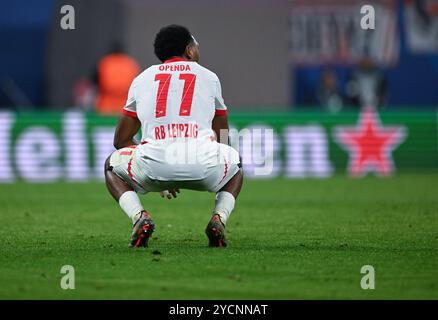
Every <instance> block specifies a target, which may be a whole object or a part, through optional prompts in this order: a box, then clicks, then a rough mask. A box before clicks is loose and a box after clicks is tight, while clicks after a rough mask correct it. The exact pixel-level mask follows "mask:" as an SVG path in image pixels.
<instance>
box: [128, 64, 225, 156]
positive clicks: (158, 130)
mask: <svg viewBox="0 0 438 320" xmlns="http://www.w3.org/2000/svg"><path fill="white" fill-rule="evenodd" d="M226 109H227V108H226V106H225V105H224V102H223V99H222V96H221V88H220V82H219V79H218V78H217V76H216V75H215V74H214V73H213V72H211V71H209V70H208V69H206V68H204V67H202V66H200V65H199V64H198V63H196V62H193V61H187V60H185V59H182V58H176V59H171V60H168V61H166V62H165V63H163V64H160V65H154V66H151V67H150V68H148V69H146V70H145V71H143V72H142V73H141V74H140V75H139V76H138V77H137V78H136V79H135V80H134V81H133V84H132V86H131V89H130V93H129V96H128V102H127V105H126V107H125V112H128V113H135V114H136V116H137V117H138V119H139V120H140V122H141V129H142V142H143V143H144V144H143V145H142V146H141V147H140V150H141V152H142V155H143V156H144V157H146V158H149V159H152V160H154V161H157V162H164V161H167V162H168V160H169V159H167V158H168V157H169V151H170V150H171V149H172V148H174V149H180V150H181V149H185V150H187V145H189V146H191V147H192V148H195V149H194V150H190V151H189V152H188V153H189V154H191V155H192V156H193V153H197V152H198V150H199V145H202V144H211V141H212V140H214V135H215V134H214V131H213V130H212V120H213V117H214V116H215V114H225V113H226ZM182 144H185V146H184V147H181V145H182ZM204 151H205V150H204ZM213 154H214V152H207V155H205V157H204V160H205V159H207V160H208V157H211V156H212V155H213ZM194 156H198V155H194ZM183 158H187V154H185V155H184V156H183ZM180 160H181V159H179V160H178V161H180ZM198 160H199V159H198ZM201 160H202V159H201ZM207 160H206V161H207Z"/></svg>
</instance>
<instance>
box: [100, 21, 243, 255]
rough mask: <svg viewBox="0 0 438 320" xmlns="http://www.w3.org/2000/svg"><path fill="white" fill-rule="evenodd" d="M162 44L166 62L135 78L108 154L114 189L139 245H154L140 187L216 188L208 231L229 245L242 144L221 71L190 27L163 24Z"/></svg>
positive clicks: (164, 192)
mask: <svg viewBox="0 0 438 320" xmlns="http://www.w3.org/2000/svg"><path fill="white" fill-rule="evenodd" d="M154 51H155V54H156V55H157V57H158V59H160V61H162V64H158V65H153V66H151V67H149V68H148V69H146V70H145V71H143V72H142V73H141V74H140V75H139V76H137V77H136V78H135V79H134V80H133V82H132V84H131V87H130V89H129V93H128V99H127V103H126V106H125V107H124V108H123V115H122V117H121V118H120V121H119V124H118V126H117V129H116V132H115V136H114V146H115V147H116V149H117V150H116V151H115V152H113V153H112V154H111V155H110V156H109V157H108V159H107V160H106V162H105V181H106V185H107V188H108V191H109V192H110V194H111V195H112V196H113V197H114V199H115V200H116V201H117V202H118V203H119V204H120V207H121V208H122V210H123V211H124V212H125V213H126V214H127V216H128V217H129V218H130V219H131V220H132V223H133V228H132V237H131V242H130V246H132V247H134V248H138V247H147V246H148V242H149V239H150V237H151V235H152V233H153V231H154V227H155V225H154V222H153V220H152V218H151V215H150V214H149V213H148V212H147V211H146V210H145V209H144V208H143V206H142V204H141V202H140V199H139V197H138V193H141V194H146V193H149V192H160V194H161V196H162V197H168V198H172V197H173V198H176V196H177V193H179V192H180V189H191V190H197V191H210V192H215V193H216V201H215V205H214V208H213V211H212V217H211V219H210V221H209V223H208V225H207V228H206V230H205V232H206V235H207V237H208V239H209V245H210V246H212V247H225V246H226V245H227V242H226V238H225V226H226V223H227V220H228V218H229V217H230V214H231V212H232V211H233V209H234V204H235V201H236V199H237V196H238V195H239V192H240V189H241V187H242V182H243V173H242V169H241V166H240V161H239V154H238V152H237V151H236V150H234V149H233V148H231V147H230V146H229V145H228V118H227V107H226V106H225V104H224V100H223V98H222V93H221V85H220V82H219V79H218V77H217V76H216V74H214V73H213V72H211V71H209V70H208V69H206V68H204V67H202V66H201V65H199V64H198V62H199V44H198V43H197V41H196V40H195V38H194V37H193V36H192V35H191V33H190V32H189V31H188V30H187V29H186V28H185V27H182V26H177V25H170V26H167V27H164V28H163V29H161V30H160V31H159V32H158V34H157V35H156V38H155V42H154ZM140 128H141V133H142V138H141V141H138V142H137V141H135V138H134V137H135V135H136V134H137V132H138V131H139V129H140Z"/></svg>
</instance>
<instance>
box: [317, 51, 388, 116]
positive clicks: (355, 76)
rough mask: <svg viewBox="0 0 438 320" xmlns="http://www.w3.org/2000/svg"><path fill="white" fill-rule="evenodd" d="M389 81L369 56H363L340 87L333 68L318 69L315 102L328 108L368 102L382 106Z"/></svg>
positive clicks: (359, 105)
mask: <svg viewBox="0 0 438 320" xmlns="http://www.w3.org/2000/svg"><path fill="white" fill-rule="evenodd" d="M387 98H388V85H387V80H386V78H385V75H384V73H383V71H382V70H381V69H380V68H379V67H378V66H377V65H376V64H375V63H374V62H373V60H372V59H371V58H369V57H364V58H363V59H362V60H361V61H360V62H359V64H358V65H357V67H356V68H354V69H353V70H352V72H351V73H350V74H349V76H348V79H347V81H346V84H345V87H344V88H341V86H340V81H339V79H338V77H337V74H336V72H335V70H334V68H332V67H330V66H325V67H323V68H322V69H321V75H320V78H319V83H318V86H317V87H316V88H315V90H314V97H313V99H314V102H315V104H317V105H318V106H319V107H321V108H322V109H324V110H326V111H329V112H339V111H341V110H344V109H351V108H353V109H358V108H362V107H367V106H373V107H377V108H379V109H381V108H383V107H384V106H385V105H386V103H387Z"/></svg>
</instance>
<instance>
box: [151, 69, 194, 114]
mask: <svg viewBox="0 0 438 320" xmlns="http://www.w3.org/2000/svg"><path fill="white" fill-rule="evenodd" d="M171 77H172V75H171V74H169V73H159V74H156V75H155V81H159V82H160V83H159V84H158V91H157V105H156V107H155V117H156V118H161V117H164V116H166V109H167V95H168V93H169V85H170V78H171ZM179 79H180V80H184V89H183V94H182V99H181V106H180V108H179V115H180V116H190V111H191V109H192V102H193V92H194V90H195V82H196V75H195V74H191V73H182V74H180V75H179Z"/></svg>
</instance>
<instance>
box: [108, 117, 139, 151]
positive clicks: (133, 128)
mask: <svg viewBox="0 0 438 320" xmlns="http://www.w3.org/2000/svg"><path fill="white" fill-rule="evenodd" d="M140 126H141V123H140V120H138V118H137V117H130V116H126V115H122V117H121V118H120V120H119V124H118V125H117V128H116V133H115V134H114V147H115V148H116V149H121V148H125V147H129V146H132V145H135V144H138V143H137V142H136V141H135V140H134V137H135V135H136V134H137V132H138V130H140Z"/></svg>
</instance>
